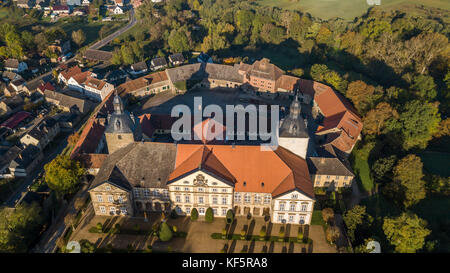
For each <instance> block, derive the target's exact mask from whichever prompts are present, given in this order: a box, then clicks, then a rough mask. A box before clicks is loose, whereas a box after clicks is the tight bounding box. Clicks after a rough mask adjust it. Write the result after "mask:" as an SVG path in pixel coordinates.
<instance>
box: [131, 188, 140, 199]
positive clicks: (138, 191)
mask: <svg viewBox="0 0 450 273" xmlns="http://www.w3.org/2000/svg"><path fill="white" fill-rule="evenodd" d="M133 193H134V197H136V198H139V197H140V195H141V191H140V190H139V189H134V190H133Z"/></svg>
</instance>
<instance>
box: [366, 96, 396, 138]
mask: <svg viewBox="0 0 450 273" xmlns="http://www.w3.org/2000/svg"><path fill="white" fill-rule="evenodd" d="M391 118H398V113H397V111H396V110H395V109H394V108H392V107H391V106H390V105H389V103H387V102H380V103H379V104H378V105H377V106H376V107H375V109H372V110H370V111H369V112H367V114H366V115H365V116H364V118H363V122H364V127H363V131H364V132H365V133H366V134H369V135H379V134H381V131H382V129H384V126H385V123H386V121H387V120H389V119H391Z"/></svg>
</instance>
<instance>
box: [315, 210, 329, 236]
mask: <svg viewBox="0 0 450 273" xmlns="http://www.w3.org/2000/svg"><path fill="white" fill-rule="evenodd" d="M311 225H317V226H322V227H323V231H325V230H326V229H327V223H325V221H324V220H323V218H322V211H321V210H315V211H313V215H312V217H311Z"/></svg>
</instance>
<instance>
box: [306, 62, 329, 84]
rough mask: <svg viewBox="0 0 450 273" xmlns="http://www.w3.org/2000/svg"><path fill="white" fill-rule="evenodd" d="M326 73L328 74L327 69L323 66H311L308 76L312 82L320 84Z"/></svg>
mask: <svg viewBox="0 0 450 273" xmlns="http://www.w3.org/2000/svg"><path fill="white" fill-rule="evenodd" d="M326 73H328V67H327V66H326V65H325V64H313V65H312V66H311V70H310V72H309V75H310V76H311V78H312V79H313V80H315V81H318V82H322V81H323V79H324V77H325V74H326Z"/></svg>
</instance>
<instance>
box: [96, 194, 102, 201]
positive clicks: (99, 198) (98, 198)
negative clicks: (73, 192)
mask: <svg viewBox="0 0 450 273" xmlns="http://www.w3.org/2000/svg"><path fill="white" fill-rule="evenodd" d="M97 201H98V202H103V196H101V195H100V194H99V195H97Z"/></svg>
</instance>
